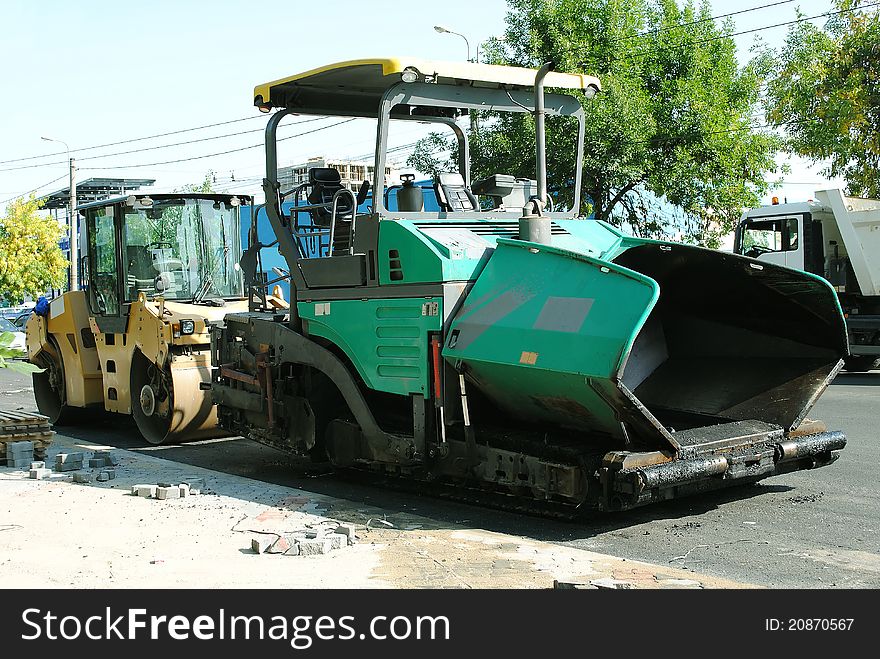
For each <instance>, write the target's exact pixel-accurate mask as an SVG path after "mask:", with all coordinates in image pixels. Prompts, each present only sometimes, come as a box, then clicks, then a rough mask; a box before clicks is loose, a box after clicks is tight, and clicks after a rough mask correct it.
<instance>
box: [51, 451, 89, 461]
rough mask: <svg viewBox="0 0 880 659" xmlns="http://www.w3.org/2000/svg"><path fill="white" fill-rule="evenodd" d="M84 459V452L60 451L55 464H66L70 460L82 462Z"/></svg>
mask: <svg viewBox="0 0 880 659" xmlns="http://www.w3.org/2000/svg"><path fill="white" fill-rule="evenodd" d="M84 459H85V456H84V455H83V454H82V453H59V454H58V455H56V456H55V464H66V463H68V462H79V463H80V464H82V461H83V460H84Z"/></svg>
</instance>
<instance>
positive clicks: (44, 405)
mask: <svg viewBox="0 0 880 659" xmlns="http://www.w3.org/2000/svg"><path fill="white" fill-rule="evenodd" d="M56 355H57V356H56ZM38 365H39V366H40V367H41V368H43V369H45V370H44V371H43V372H42V373H34V374H33V375H32V377H33V381H34V398H35V399H36V401H37V409H38V410H39V411H40V414H42V415H44V416H47V417H49V422H50V423H51V424H52V425H56V426H65V425H73V424H75V423H77V422H79V421H80V419H81V415H82V408H79V407H71V406H70V405H68V404H67V388H66V386H65V380H64V360H63V359H62V358H61V355H60V353H59V352H58V351H57V349H56V351H55V355H50V354H49V353H48V352H43V353H42V354H41V355H40V356H39V357H38Z"/></svg>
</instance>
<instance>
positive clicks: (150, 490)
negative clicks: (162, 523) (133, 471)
mask: <svg viewBox="0 0 880 659" xmlns="http://www.w3.org/2000/svg"><path fill="white" fill-rule="evenodd" d="M134 489H136V490H137V495H138V496H139V497H144V498H146V499H152V498H153V497H155V496H156V489H157V488H156V486H155V485H135V486H134Z"/></svg>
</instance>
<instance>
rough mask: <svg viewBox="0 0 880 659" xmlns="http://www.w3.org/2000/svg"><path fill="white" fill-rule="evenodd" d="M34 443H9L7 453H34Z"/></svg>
mask: <svg viewBox="0 0 880 659" xmlns="http://www.w3.org/2000/svg"><path fill="white" fill-rule="evenodd" d="M33 450H34V443H33V442H9V443H8V444H6V452H7V453H9V452H10V451H12V452H13V453H17V452H19V451H21V452H23V451H33Z"/></svg>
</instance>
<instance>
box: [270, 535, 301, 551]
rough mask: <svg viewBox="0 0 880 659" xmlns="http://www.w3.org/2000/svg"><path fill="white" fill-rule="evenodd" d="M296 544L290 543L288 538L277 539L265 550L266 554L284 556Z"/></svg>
mask: <svg viewBox="0 0 880 659" xmlns="http://www.w3.org/2000/svg"><path fill="white" fill-rule="evenodd" d="M295 544H296V542H295V541H293V542H291V540H290V538H287V537H285V536H283V535H282V536H281V537H279V538H278V539H277V540H276V541H275V542H273V543H272V544H271V546H270V547H269V548H268V549H267V550H266V553H267V554H286V553H287V551H288V550H289V549H290V548H291V547H292V546H293V545H295Z"/></svg>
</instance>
